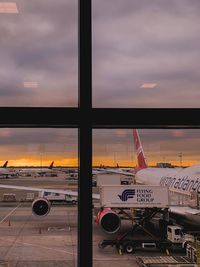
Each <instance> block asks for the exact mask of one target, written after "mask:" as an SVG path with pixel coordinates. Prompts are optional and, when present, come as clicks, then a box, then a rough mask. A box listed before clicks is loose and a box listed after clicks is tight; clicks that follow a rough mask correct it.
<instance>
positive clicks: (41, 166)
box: [40, 153, 42, 169]
mask: <svg viewBox="0 0 200 267" xmlns="http://www.w3.org/2000/svg"><path fill="white" fill-rule="evenodd" d="M40 168H41V169H42V153H40Z"/></svg>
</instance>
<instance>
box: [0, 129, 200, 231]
mask: <svg viewBox="0 0 200 267" xmlns="http://www.w3.org/2000/svg"><path fill="white" fill-rule="evenodd" d="M133 136H134V143H135V148H136V153H137V161H138V166H137V168H136V181H138V182H140V183H143V184H146V185H161V186H168V187H169V188H170V190H171V191H173V192H176V193H184V194H191V192H193V191H196V192H200V165H197V166H193V167H188V168H185V169H180V168H177V169H171V168H151V167H148V164H147V162H146V159H145V156H144V151H143V148H142V145H141V142H140V138H139V135H138V131H137V130H134V131H133ZM120 174H126V175H133V174H130V173H129V174H127V172H123V171H122V170H120ZM0 188H6V189H19V190H26V191H36V192H38V193H39V195H40V196H39V197H38V198H36V199H35V200H34V201H33V203H32V212H33V214H35V215H37V216H46V215H47V214H48V213H49V211H50V208H51V203H50V202H49V201H48V199H46V198H45V192H52V193H58V194H65V195H70V196H75V197H78V192H75V191H70V190H60V189H45V188H34V187H24V186H15V185H0ZM92 198H93V199H94V200H100V195H99V194H92ZM170 218H171V219H173V220H175V221H176V222H177V223H179V224H181V225H183V226H184V227H186V226H189V227H192V230H195V229H198V230H200V210H199V209H193V208H190V207H179V206H171V207H170ZM96 222H97V223H98V224H99V225H100V226H101V227H102V229H103V230H104V232H106V233H116V232H117V231H118V230H119V229H120V226H121V217H120V214H119V213H117V211H115V210H113V209H110V208H101V209H100V210H99V212H98V214H97V217H96Z"/></svg>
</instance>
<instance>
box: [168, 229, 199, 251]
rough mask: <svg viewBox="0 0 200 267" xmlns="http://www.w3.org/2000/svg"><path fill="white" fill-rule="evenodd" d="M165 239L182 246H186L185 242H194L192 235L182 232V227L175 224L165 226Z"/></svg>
mask: <svg viewBox="0 0 200 267" xmlns="http://www.w3.org/2000/svg"><path fill="white" fill-rule="evenodd" d="M167 239H168V240H169V241H171V242H172V243H173V244H174V245H181V247H182V248H186V244H188V243H190V242H194V236H193V235H190V234H185V233H183V228H182V227H181V226H177V225H168V226H167Z"/></svg>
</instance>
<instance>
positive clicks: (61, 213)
mask: <svg viewBox="0 0 200 267" xmlns="http://www.w3.org/2000/svg"><path fill="white" fill-rule="evenodd" d="M0 183H2V184H9V185H23V186H34V187H40V188H41V187H43V188H45V187H46V188H62V189H72V190H76V189H77V186H76V185H69V184H67V180H66V179H65V177H64V176H63V177H37V178H35V177H27V178H26V177H22V178H20V177H19V178H16V179H1V180H0ZM94 191H95V192H96V191H97V189H96V188H95V189H94ZM4 193H15V194H16V199H17V201H16V202H12V203H10V202H2V200H3V194H4ZM26 194H27V192H24V191H19V190H7V189H0V267H2V266H4V267H8V266H9V267H47V266H48V267H54V266H56V267H76V266H77V230H78V229H77V225H78V219H77V215H78V214H77V206H76V205H75V206H70V205H68V206H67V205H56V206H52V207H51V211H50V213H49V214H48V215H47V216H45V217H42V218H41V217H36V216H34V215H33V214H32V210H31V202H20V201H21V200H25V198H26ZM129 227H131V223H130V222H128V221H127V222H125V223H124V226H123V227H122V230H121V233H123V231H125V230H126V229H128V228H129ZM115 237H116V236H112V237H111V236H108V235H106V234H105V233H103V232H102V230H101V229H100V227H99V226H98V225H97V224H96V223H95V222H94V224H93V266H94V267H103V266H104V267H110V265H111V264H112V265H113V266H115V267H134V266H138V265H137V263H136V256H138V255H139V256H141V255H148V256H150V255H154V256H156V255H164V254H161V253H159V252H157V251H150V252H147V253H146V252H136V253H135V254H124V255H120V254H119V253H118V252H117V251H116V249H115V248H114V247H107V248H104V249H100V248H99V247H98V244H99V242H100V241H102V240H103V239H112V238H115Z"/></svg>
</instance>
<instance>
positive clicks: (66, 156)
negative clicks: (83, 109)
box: [0, 128, 78, 267]
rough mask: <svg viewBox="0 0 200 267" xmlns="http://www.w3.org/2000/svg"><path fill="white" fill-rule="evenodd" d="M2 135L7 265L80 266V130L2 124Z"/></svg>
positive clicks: (0, 253)
mask: <svg viewBox="0 0 200 267" xmlns="http://www.w3.org/2000/svg"><path fill="white" fill-rule="evenodd" d="M0 137H1V138H0V143H1V145H0V152H1V153H0V155H1V156H0V165H1V168H0V236H1V237H0V258H1V264H2V266H30V267H35V266H41V267H42V266H50V267H51V266H77V223H78V220H77V209H78V206H77V189H78V188H77V187H78V176H76V177H74V178H73V181H72V180H70V178H71V176H70V174H71V173H76V170H77V164H78V142H77V141H78V130H77V129H43V128H40V129H34V128H32V129H0ZM5 161H8V162H7V167H6V164H4V163H5ZM3 165H4V166H3ZM9 187H11V188H9ZM4 264H5V265H4Z"/></svg>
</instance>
